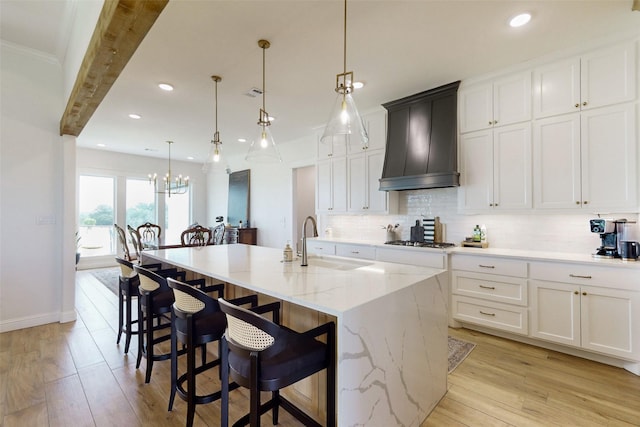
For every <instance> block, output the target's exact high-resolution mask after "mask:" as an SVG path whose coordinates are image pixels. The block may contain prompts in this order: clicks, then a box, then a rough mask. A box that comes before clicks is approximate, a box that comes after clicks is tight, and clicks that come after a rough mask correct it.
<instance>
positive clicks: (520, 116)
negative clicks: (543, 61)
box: [458, 71, 531, 133]
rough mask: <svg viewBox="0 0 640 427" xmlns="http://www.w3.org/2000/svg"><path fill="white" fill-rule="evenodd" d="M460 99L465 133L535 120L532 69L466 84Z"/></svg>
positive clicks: (461, 120)
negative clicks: (532, 101)
mask: <svg viewBox="0 0 640 427" xmlns="http://www.w3.org/2000/svg"><path fill="white" fill-rule="evenodd" d="M458 103H459V118H460V120H459V125H460V126H459V128H460V132H461V133H466V132H473V131H476V130H483V129H489V128H493V127H496V126H505V125H510V124H514V123H519V122H523V121H527V120H531V72H529V71H527V72H524V73H518V74H513V75H509V76H505V77H501V78H499V79H495V80H493V81H491V82H487V83H482V84H474V85H470V86H468V87H465V88H464V89H461V90H460V93H459V96H458Z"/></svg>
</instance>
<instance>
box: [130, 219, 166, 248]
mask: <svg viewBox="0 0 640 427" xmlns="http://www.w3.org/2000/svg"><path fill="white" fill-rule="evenodd" d="M136 230H137V231H138V235H139V236H140V241H141V243H142V245H143V246H142V247H143V248H145V247H147V246H152V245H157V244H158V242H159V241H160V236H161V234H162V228H161V227H160V226H159V225H157V224H152V223H150V222H145V223H144V224H142V225H140V226H138V228H137V229H136Z"/></svg>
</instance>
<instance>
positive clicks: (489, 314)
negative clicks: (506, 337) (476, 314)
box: [480, 310, 496, 317]
mask: <svg viewBox="0 0 640 427" xmlns="http://www.w3.org/2000/svg"><path fill="white" fill-rule="evenodd" d="M480 314H484V315H485V316H492V317H495V316H496V314H495V313H485V312H484V311H482V310H480Z"/></svg>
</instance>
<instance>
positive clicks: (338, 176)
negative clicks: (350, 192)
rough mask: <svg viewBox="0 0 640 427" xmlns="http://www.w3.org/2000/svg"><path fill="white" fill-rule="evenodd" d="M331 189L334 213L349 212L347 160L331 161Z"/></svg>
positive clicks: (335, 159)
mask: <svg viewBox="0 0 640 427" xmlns="http://www.w3.org/2000/svg"><path fill="white" fill-rule="evenodd" d="M331 166H332V168H331V187H332V194H333V209H332V212H334V213H338V212H346V211H347V159H346V157H342V158H333V159H331Z"/></svg>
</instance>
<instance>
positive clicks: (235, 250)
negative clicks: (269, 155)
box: [143, 244, 446, 317]
mask: <svg viewBox="0 0 640 427" xmlns="http://www.w3.org/2000/svg"><path fill="white" fill-rule="evenodd" d="M143 255H144V256H147V257H150V258H153V259H157V260H161V261H166V262H167V263H169V264H173V265H176V266H178V267H182V268H184V269H187V270H191V271H194V272H197V273H200V274H202V275H206V276H210V277H214V278H216V279H218V280H222V281H225V282H229V283H233V284H237V285H239V286H242V287H244V288H246V289H249V290H253V291H256V292H259V293H262V294H266V295H270V296H273V297H275V298H279V299H281V300H284V301H290V302H293V303H295V304H298V305H301V306H304V307H308V308H311V309H314V310H318V311H321V312H324V313H327V314H331V315H334V316H336V317H340V316H341V315H342V314H343V313H345V312H347V311H349V310H351V309H353V308H356V307H358V306H361V305H363V304H366V303H368V302H370V301H373V300H375V299H378V298H381V297H384V296H387V295H389V294H392V293H394V292H396V291H399V290H401V289H404V288H406V287H409V286H412V285H414V284H416V283H418V282H420V281H423V280H426V279H429V278H431V277H433V276H435V275H437V274H440V273H442V272H444V271H446V270H442V269H435V268H427V267H418V266H411V265H401V264H393V263H385V262H378V261H369V260H356V259H352V258H343V257H337V256H313V255H310V256H309V258H308V260H309V265H308V266H307V267H302V266H301V265H300V259H295V260H294V261H293V262H287V263H285V262H283V261H282V258H283V254H282V250H279V249H274V248H267V247H261V246H252V245H243V244H235V245H214V246H205V247H191V248H175V249H163V250H153V251H145V252H144V253H143Z"/></svg>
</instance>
